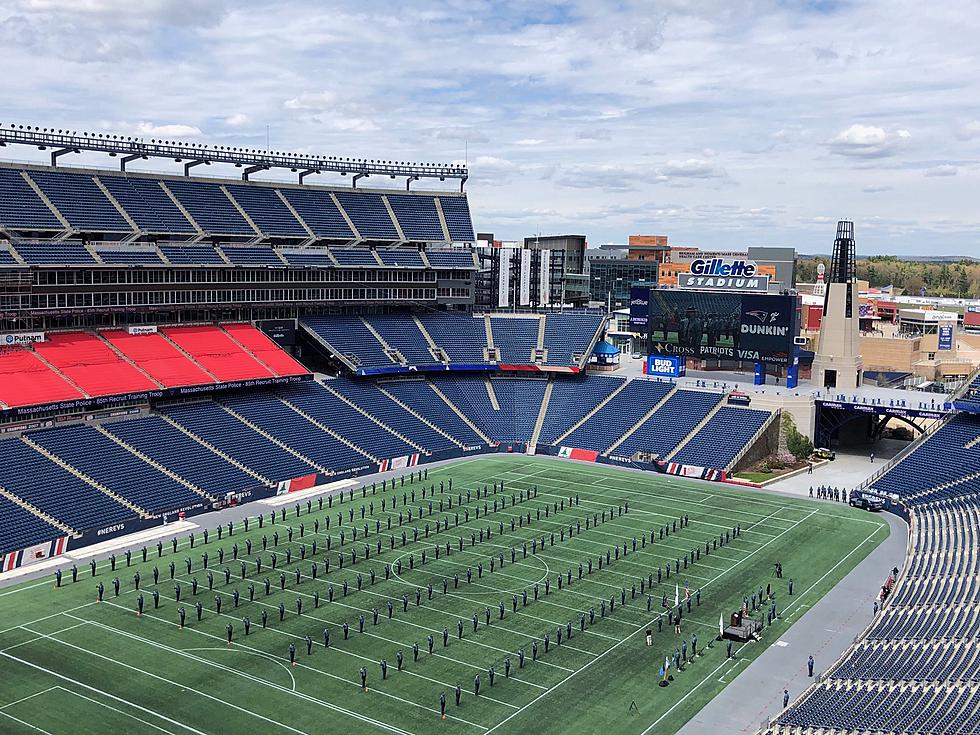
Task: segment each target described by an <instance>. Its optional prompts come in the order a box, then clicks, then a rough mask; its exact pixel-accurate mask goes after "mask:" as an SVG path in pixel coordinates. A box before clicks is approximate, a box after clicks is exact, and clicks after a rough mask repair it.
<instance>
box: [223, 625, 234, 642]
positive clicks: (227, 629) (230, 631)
mask: <svg viewBox="0 0 980 735" xmlns="http://www.w3.org/2000/svg"><path fill="white" fill-rule="evenodd" d="M234 632H235V629H234V628H232V627H231V623H228V625H226V626H225V634H226V635H227V637H228V645H229V646H230V645H231V636H232V634H233V633H234Z"/></svg>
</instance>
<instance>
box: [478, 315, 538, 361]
mask: <svg viewBox="0 0 980 735" xmlns="http://www.w3.org/2000/svg"><path fill="white" fill-rule="evenodd" d="M540 324H541V317H540V316H537V315H534V316H531V317H520V316H514V317H504V316H492V317H490V331H491V332H492V333H493V345H494V347H496V348H497V350H498V354H499V357H500V362H502V363H505V364H512V365H527V364H530V363H531V362H533V360H532V356H533V353H534V349H535V347H537V344H538V327H539V326H540Z"/></svg>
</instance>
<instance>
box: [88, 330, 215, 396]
mask: <svg viewBox="0 0 980 735" xmlns="http://www.w3.org/2000/svg"><path fill="white" fill-rule="evenodd" d="M102 336H103V337H104V338H105V339H107V340H108V341H109V342H111V343H112V344H113V345H114V346H115V347H116V349H118V350H119V351H120V352H122V353H123V354H124V355H126V357H128V358H129V359H130V360H132V361H133V362H134V363H136V364H137V365H139V366H140V367H141V368H142V369H143V370H144V371H145V372H146V373H147V374H148V375H151V376H153V378H154V379H156V380H157V381H159V382H160V383H162V384H163V385H164V386H166V387H167V388H179V387H181V386H187V385H208V384H210V383H214V382H215V380H214V378H212V377H211V376H210V375H208V374H207V373H206V372H205V371H204V370H203V369H202V368H201V366H200V365H198V364H196V363H195V362H193V361H192V360H190V359H189V358H188V357H187V356H186V355H185V354H184V353H183V352H181V351H180V350H178V349H177V348H176V347H174V346H173V345H172V344H171V343H170V342H168V341H167V339H166V338H165V337H164V336H163V335H161V334H140V335H133V334H130V333H129V332H126V331H123V330H111V331H106V332H103V333H102Z"/></svg>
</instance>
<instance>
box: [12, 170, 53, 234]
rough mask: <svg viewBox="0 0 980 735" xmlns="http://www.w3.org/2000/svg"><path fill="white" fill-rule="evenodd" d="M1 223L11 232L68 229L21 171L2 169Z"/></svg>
mask: <svg viewBox="0 0 980 735" xmlns="http://www.w3.org/2000/svg"><path fill="white" fill-rule="evenodd" d="M0 224H3V225H4V226H5V227H7V228H9V229H11V230H18V229H22V228H23V229H28V230H52V231H55V232H57V231H59V230H63V229H65V227H64V225H62V224H61V222H59V221H58V218H57V217H55V216H54V213H53V212H52V211H51V210H50V209H49V208H48V205H47V204H45V203H44V200H43V199H41V197H39V196H38V195H37V192H35V191H34V189H32V188H31V186H30V184H28V183H27V182H26V181H25V180H24V177H23V176H21V175H20V171H18V170H15V169H10V168H0Z"/></svg>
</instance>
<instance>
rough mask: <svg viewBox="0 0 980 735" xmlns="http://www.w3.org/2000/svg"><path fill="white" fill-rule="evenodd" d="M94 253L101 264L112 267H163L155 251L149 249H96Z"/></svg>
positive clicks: (136, 247)
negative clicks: (100, 259) (109, 264)
mask: <svg viewBox="0 0 980 735" xmlns="http://www.w3.org/2000/svg"><path fill="white" fill-rule="evenodd" d="M95 252H96V253H98V255H99V257H100V258H102V260H103V262H105V263H111V264H113V265H163V261H162V260H160V256H159V255H157V252H156V250H155V249H154V248H149V247H139V246H131V247H127V248H120V247H116V248H108V247H97V248H96V250H95Z"/></svg>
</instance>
